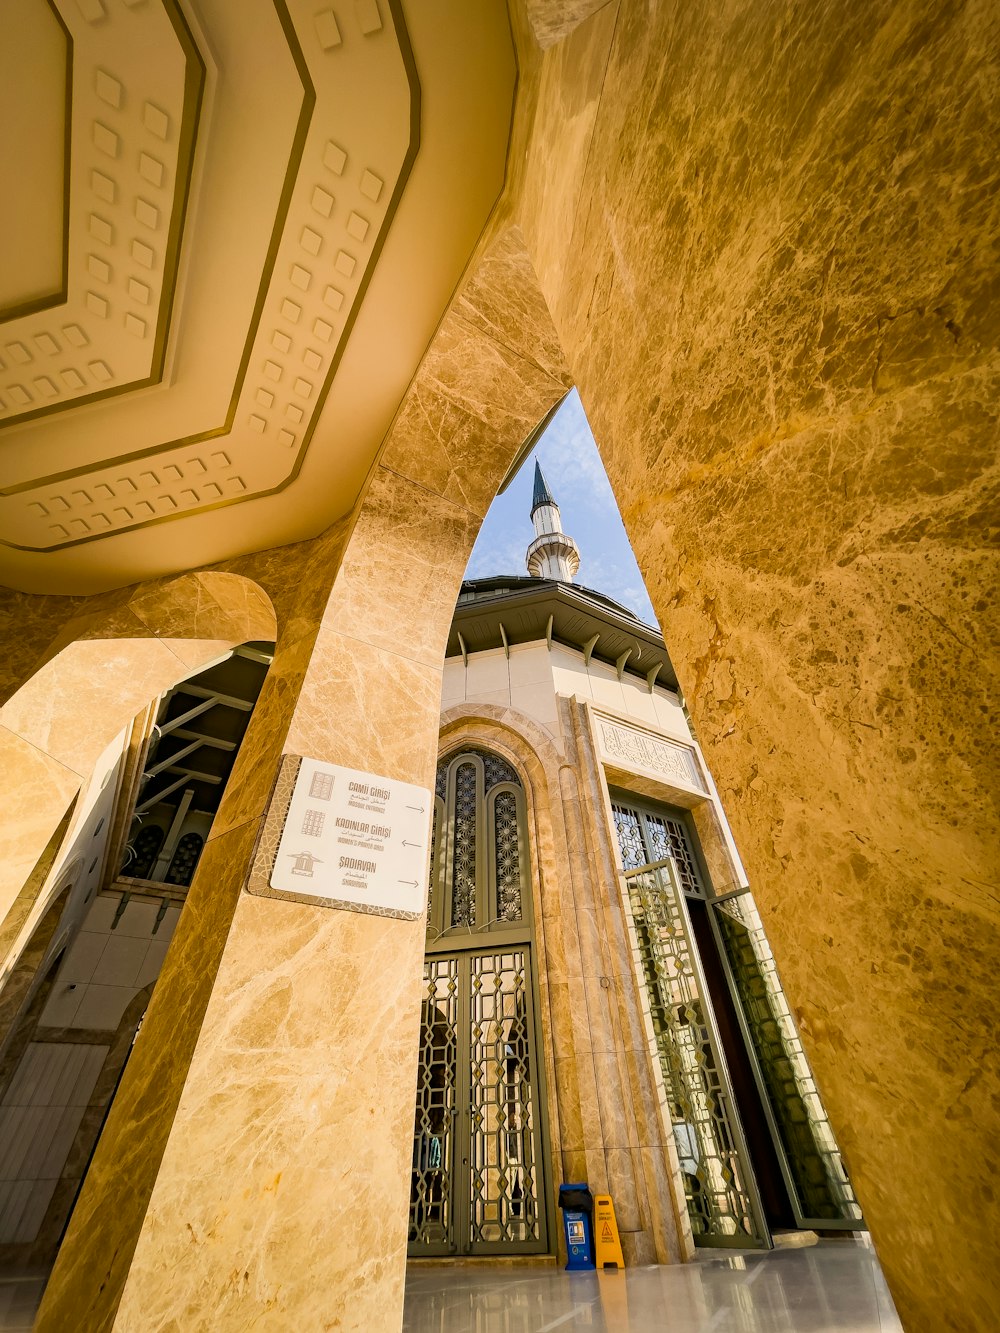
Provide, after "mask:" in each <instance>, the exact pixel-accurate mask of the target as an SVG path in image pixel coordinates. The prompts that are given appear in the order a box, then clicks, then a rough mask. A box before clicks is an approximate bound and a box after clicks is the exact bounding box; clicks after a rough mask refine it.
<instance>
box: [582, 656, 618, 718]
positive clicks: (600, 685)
mask: <svg viewBox="0 0 1000 1333" xmlns="http://www.w3.org/2000/svg"><path fill="white" fill-rule="evenodd" d="M590 687H591V690H592V692H593V693H592V698H593V700H594V703H596V704H604V705H605V706H606V707H608V708H613V709H615V711H616V712H618V713H624V712H625V691H624V690H623V689H622V686H621V681H620V680H619V679H618V676H617V674H616V672H615V669H614V667H606V666H605V665H604V663H603V662H594V661H592V662H591V663H590Z"/></svg>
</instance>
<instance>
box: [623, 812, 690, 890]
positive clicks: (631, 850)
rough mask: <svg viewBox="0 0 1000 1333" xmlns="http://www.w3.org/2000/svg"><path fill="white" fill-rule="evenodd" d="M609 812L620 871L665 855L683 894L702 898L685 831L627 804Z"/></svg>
mask: <svg viewBox="0 0 1000 1333" xmlns="http://www.w3.org/2000/svg"><path fill="white" fill-rule="evenodd" d="M611 809H612V812H613V814H614V819H615V832H616V833H617V835H618V849H619V851H620V852H621V858H622V868H623V869H624V870H638V868H639V867H640V866H648V865H654V864H655V863H656V862H657V861H665V860H666V859H667V857H668V856H669V857H672V858H673V861H674V865H675V866H676V867H677V877H678V879H679V880H680V882H681V887H682V888H683V890H684V892H685V893H689V894H691V895H693V896H694V897H696V898H702V897H704V896H705V895H704V889H703V887H702V883H701V875H700V874H699V873H698V866H697V863H696V861H695V859H694V852H693V851H692V848H691V842H690V839H689V837H688V833H687V829H685V827H684V825H683V824H682V823H681V822H680V820H677V819H670V818H669V817H668V816H667V815H658V814H653V813H652V812H651V811H647V810H637V809H633V808H632V807H631V806H628V805H618V804H613V805H612V807H611Z"/></svg>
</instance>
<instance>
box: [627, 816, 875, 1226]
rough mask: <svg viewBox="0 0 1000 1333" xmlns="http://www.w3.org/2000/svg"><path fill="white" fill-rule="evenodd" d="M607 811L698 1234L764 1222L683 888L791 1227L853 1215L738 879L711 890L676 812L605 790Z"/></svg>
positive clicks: (838, 1221) (855, 1219) (851, 1221)
mask: <svg viewBox="0 0 1000 1333" xmlns="http://www.w3.org/2000/svg"><path fill="white" fill-rule="evenodd" d="M612 813H613V819H614V827H615V833H616V834H617V840H618V850H619V854H620V857H621V863H622V868H623V870H624V872H625V880H626V883H627V886H628V900H629V907H630V908H631V917H632V924H633V925H634V927H635V936H634V941H635V946H636V951H635V957H636V964H637V967H638V969H639V971H640V973H641V975H642V978H643V982H644V987H645V990H646V994H647V998H648V1002H649V1010H650V1018H651V1022H652V1026H653V1028H654V1032H655V1047H656V1052H657V1054H658V1057H659V1064H660V1068H661V1073H662V1076H663V1082H664V1087H665V1091H666V1095H667V1100H668V1102H669V1103H670V1116H671V1120H672V1123H673V1128H674V1138H675V1141H676V1144H677V1151H678V1156H679V1158H680V1164H681V1168H682V1171H683V1173H684V1182H685V1193H686V1196H687V1203H688V1212H689V1215H690V1218H691V1226H692V1230H693V1231H694V1234H695V1238H696V1240H699V1239H700V1243H701V1244H709V1245H711V1244H716V1245H717V1244H727V1243H728V1244H732V1243H733V1241H732V1239H728V1240H727V1239H726V1238H731V1237H733V1236H735V1235H737V1234H740V1233H743V1234H752V1235H753V1237H754V1238H755V1239H757V1240H763V1241H764V1243H766V1235H767V1231H766V1224H765V1222H764V1220H763V1218H762V1216H761V1214H760V1207H759V1200H758V1196H757V1190H756V1182H755V1181H754V1178H753V1171H752V1168H751V1166H750V1162H749V1158H748V1156H747V1153H746V1145H745V1143H744V1141H743V1136H742V1131H741V1129H740V1125H739V1116H738V1112H737V1110H736V1107H735V1105H734V1103H733V1097H732V1093H731V1090H730V1088H729V1084H728V1078H727V1076H726V1071H725V1060H724V1057H723V1055H722V1048H721V1045H720V1042H719V1038H718V1033H717V1032H716V1030H715V1019H714V1015H713V1012H712V1005H711V1002H710V1000H709V998H708V995H707V993H706V990H705V985H704V978H703V976H702V972H701V958H700V955H699V953H698V948H697V945H696V944H695V941H694V935H693V932H692V930H691V922H690V918H689V914H688V906H687V901H686V900H687V899H689V898H698V899H701V900H702V902H704V903H705V909H704V910H706V911H707V920H708V924H709V926H710V929H711V932H712V936H713V937H714V939H715V941H716V944H717V946H718V949H719V960H720V962H721V964H722V972H723V975H724V977H725V984H726V986H727V988H728V990H729V994H730V998H731V1000H732V1002H733V1004H734V1007H735V1010H736V1016H737V1022H738V1025H739V1028H740V1030H741V1032H742V1036H743V1040H744V1042H745V1049H746V1054H747V1057H748V1058H749V1064H750V1068H751V1071H752V1073H753V1077H754V1080H755V1082H756V1084H757V1090H758V1092H759V1094H760V1098H761V1103H762V1107H763V1109H764V1113H765V1119H766V1121H767V1127H768V1130H769V1132H770V1136H771V1140H772V1142H773V1144H774V1148H775V1151H776V1154H777V1158H778V1163H779V1165H780V1168H781V1171H782V1174H783V1176H784V1181H785V1186H786V1189H787V1193H788V1198H789V1202H790V1204H791V1207H792V1210H793V1213H794V1215H795V1220H796V1225H797V1226H799V1227H802V1228H809V1227H815V1226H827V1227H839V1228H841V1229H844V1228H851V1227H856V1226H864V1221H863V1218H862V1215H861V1209H860V1208H859V1207H858V1203H857V1199H856V1198H855V1196H854V1192H853V1190H852V1188H851V1183H850V1180H849V1179H848V1176H847V1171H846V1169H845V1167H844V1162H843V1158H842V1157H841V1154H840V1150H839V1148H838V1146H837V1142H836V1139H835V1138H834V1135H833V1130H832V1128H831V1126H830V1121H829V1117H828V1116H827V1114H826V1111H825V1109H824V1107H823V1103H822V1100H821V1098H820V1096H819V1091H818V1089H817V1087H816V1082H815V1079H814V1078H813V1075H812V1071H811V1069H810V1068H809V1062H808V1060H807V1059H806V1056H805V1052H804V1051H803V1049H802V1042H801V1040H800V1038H799V1034H798V1031H797V1029H796V1026H795V1020H794V1019H793V1017H792V1014H791V1011H790V1009H789V1007H788V1002H787V1000H786V999H785V995H784V992H783V991H782V988H781V982H780V980H779V978H778V974H777V968H776V966H775V962H774V956H773V955H772V953H771V949H770V945H769V944H768V942H767V936H766V935H765V933H764V929H763V925H762V923H761V920H760V917H759V915H758V913H757V909H756V907H755V906H754V902H753V897H752V895H751V893H750V891H749V889H748V888H745V889H743V890H738V891H737V892H736V893H727V894H725V895H724V896H721V897H716V896H715V895H714V892H713V891H712V889H711V886H710V885H709V884H708V883H707V882H706V880H705V879H704V877H703V875H702V873H701V870H700V868H699V864H698V861H697V858H696V855H695V851H694V846H693V843H692V840H691V835H690V834H689V833H688V831H687V828H686V825H685V824H684V823H683V822H682V820H681V819H680V818H675V817H672V816H671V814H670V813H669V812H667V811H662V810H659V809H656V808H655V807H650V806H647V805H645V804H638V803H637V804H633V803H632V801H631V800H628V798H624V799H621V798H619V799H617V800H614V801H613V802H612ZM664 863H665V864H664ZM657 865H659V867H660V868H658V869H651V867H652V866H657Z"/></svg>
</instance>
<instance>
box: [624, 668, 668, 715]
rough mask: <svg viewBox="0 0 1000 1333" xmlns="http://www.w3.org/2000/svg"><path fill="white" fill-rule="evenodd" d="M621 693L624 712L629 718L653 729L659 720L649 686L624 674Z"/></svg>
mask: <svg viewBox="0 0 1000 1333" xmlns="http://www.w3.org/2000/svg"><path fill="white" fill-rule="evenodd" d="M622 693H623V695H624V698H625V711H626V713H627V714H628V715H629V717H634V718H635V719H636V720H637V721H638V722H645V723H646V724H647V725H649V726H653V727H655V726H656V724H657V722H658V720H659V719H658V718H657V715H656V700H655V698H654V697H653V695H652V694H651V693H650V691H649V686H648V685H646V684H644V683H643V682H642V681H639V680H635V679H634V678H632V677H630V676H629V675H628V674H626V675H625V677H624V679H623V680H622Z"/></svg>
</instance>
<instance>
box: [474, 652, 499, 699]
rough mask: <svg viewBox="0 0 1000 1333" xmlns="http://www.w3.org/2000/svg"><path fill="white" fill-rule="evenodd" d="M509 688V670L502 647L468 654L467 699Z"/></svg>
mask: <svg viewBox="0 0 1000 1333" xmlns="http://www.w3.org/2000/svg"><path fill="white" fill-rule="evenodd" d="M509 689H510V672H509V671H508V669H507V654H506V653H505V652H504V650H503V649H502V648H494V649H491V650H490V651H489V652H485V653H475V654H472V655H470V657H469V666H468V671H467V673H466V681H465V697H466V698H467V699H472V698H473V697H474V696H475V697H478V696H480V695H482V694H484V693H495V692H496V691H497V690H509Z"/></svg>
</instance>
